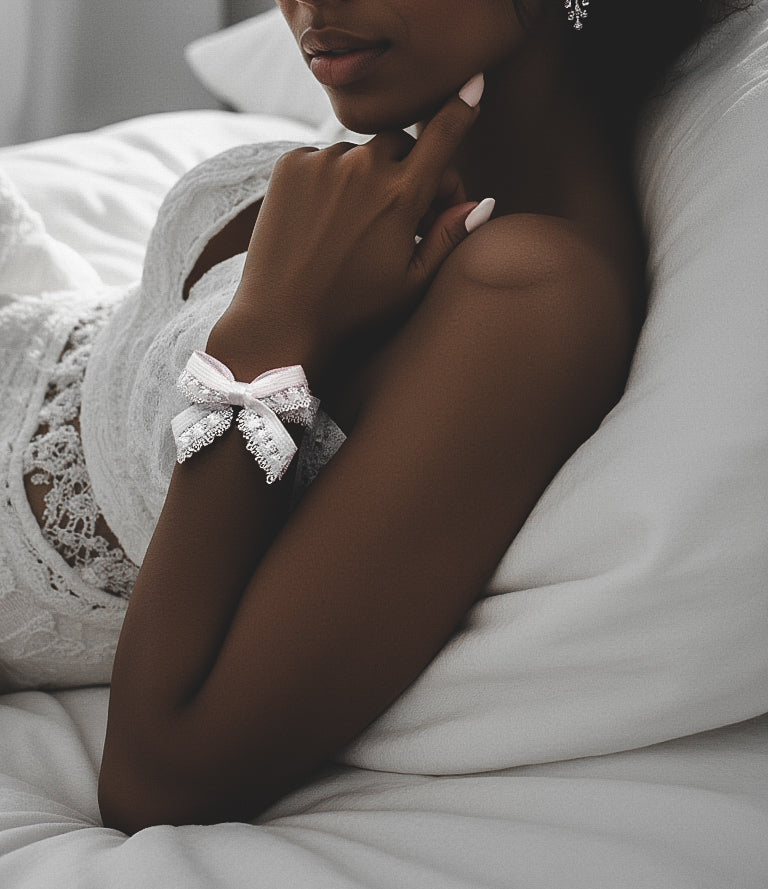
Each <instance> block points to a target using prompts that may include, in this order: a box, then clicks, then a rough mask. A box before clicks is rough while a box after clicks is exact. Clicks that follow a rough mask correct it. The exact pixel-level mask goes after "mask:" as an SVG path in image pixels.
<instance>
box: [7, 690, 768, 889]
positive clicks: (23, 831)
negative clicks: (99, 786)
mask: <svg viewBox="0 0 768 889" xmlns="http://www.w3.org/2000/svg"><path fill="white" fill-rule="evenodd" d="M107 698H108V691H107V689H105V688H94V689H81V690H74V691H65V692H58V693H55V694H47V693H43V692H24V693H19V694H15V695H7V696H5V698H3V699H0V886H3V887H4V889H54V887H56V889H58V887H67V889H80V887H84V889H85V887H89V889H90V887H93V889H97V887H98V889H125V887H154V886H163V887H164V889H176V887H179V889H196V887H200V889H235V887H238V889H240V887H242V889H245V887H248V889H259V887H265V889H267V887H268V889H288V887H290V889H326V887H327V889H346V887H349V889H353V887H354V889H368V887H371V889H373V887H382V889H383V887H387V889H394V887H397V889H405V887H414V889H415V887H419V889H432V887H434V889H438V887H439V889H452V887H456V889H459V887H461V889H470V887H471V889H475V887H477V889H480V887H484V889H485V887H505V889H509V887H521V889H539V887H541V889H545V887H546V889H559V887H566V886H567V887H568V889H582V887H583V889H622V887H626V889H650V887H653V889H709V887H711V889H747V887H749V889H765V886H766V885H767V884H768V842H766V837H768V768H766V766H768V744H767V743H766V741H767V740H768V718H766V717H762V718H760V719H757V720H751V721H749V722H746V723H741V724H739V725H735V726H730V727H728V728H725V729H719V730H717V731H713V732H708V733H706V734H702V735H697V736H692V737H689V738H686V739H682V740H679V741H673V742H667V743H665V744H659V745H656V746H655V747H649V748H645V749H643V750H636V751H632V752H629V753H623V754H615V755H612V756H603V757H594V758H590V759H582V760H573V761H570V762H562V763H548V764H545V765H539V766H528V767H522V768H518V769H511V770H507V771H505V772H498V773H489V774H485V775H474V776H460V777H423V776H414V775H396V774H392V773H385V772H371V771H365V770H361V769H354V768H340V769H336V770H334V771H331V772H328V773H327V774H324V775H322V776H320V777H318V778H317V779H316V780H315V781H313V782H311V783H310V784H308V785H307V786H306V787H304V788H303V789H301V790H300V791H298V792H297V793H294V794H293V795H291V796H289V797H288V798H286V799H285V800H283V801H282V802H281V803H279V804H278V805H277V806H275V807H274V808H273V809H272V810H271V812H269V813H267V814H266V815H265V816H264V817H262V818H261V819H260V821H259V823H258V824H256V825H248V824H234V823H233V824H221V825H216V826H209V827H197V826H189V827H181V828H173V827H154V828H150V829H148V830H144V831H141V832H140V833H138V834H136V835H135V836H134V837H132V838H130V839H128V838H126V837H125V836H124V835H123V834H121V833H119V832H117V831H114V830H107V829H105V828H103V827H101V826H100V823H99V814H98V808H97V802H96V782H97V775H98V763H99V759H100V756H101V746H102V741H103V736H104V727H105V723H106V710H107Z"/></svg>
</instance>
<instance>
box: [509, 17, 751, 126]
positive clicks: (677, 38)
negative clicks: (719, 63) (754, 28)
mask: <svg viewBox="0 0 768 889" xmlns="http://www.w3.org/2000/svg"><path fill="white" fill-rule="evenodd" d="M512 3H513V5H514V8H515V11H516V12H517V14H518V16H519V17H520V18H521V20H522V21H523V22H525V21H526V17H527V15H526V14H527V13H529V12H530V8H529V7H528V4H530V0H512ZM543 3H544V4H547V5H548V4H550V3H551V4H556V5H557V6H558V9H557V10H554V9H550V10H549V12H550V13H556V14H558V15H559V16H560V17H561V21H562V24H563V27H565V28H567V29H568V31H569V33H568V35H567V44H568V48H569V52H570V55H571V60H572V62H573V68H572V70H573V71H574V72H575V76H576V77H578V78H579V79H580V82H581V85H582V86H583V88H584V89H585V90H586V91H587V92H588V94H590V95H592V96H593V97H594V98H595V99H597V101H598V104H599V105H600V106H601V107H602V109H603V110H604V112H605V114H606V115H607V117H608V118H609V120H610V121H611V124H612V126H615V127H616V128H617V135H618V136H619V138H620V139H622V141H623V140H625V139H631V137H632V131H633V129H634V123H635V120H636V117H637V113H638V110H639V108H640V105H641V103H642V102H643V101H644V100H645V99H647V98H649V97H650V96H651V95H652V94H653V93H654V92H655V91H657V90H659V89H660V88H661V87H662V85H663V83H664V78H665V75H666V74H667V72H668V70H669V68H670V66H671V65H672V63H673V62H674V61H675V60H676V59H677V58H678V57H679V56H680V55H681V54H682V53H683V52H684V51H685V50H687V49H689V48H691V47H693V46H695V45H696V43H697V41H698V40H699V38H700V37H701V36H702V34H703V33H704V32H705V31H706V30H707V28H709V27H710V26H711V25H714V24H716V23H717V22H720V21H722V20H723V19H725V18H727V17H728V16H729V15H731V13H734V12H737V11H738V10H742V9H745V8H746V7H748V6H750V5H751V0H589V5H588V6H587V7H586V11H587V17H586V18H585V19H584V22H583V28H582V29H581V30H579V31H575V30H574V29H573V27H572V25H571V24H569V22H568V20H567V15H566V10H565V8H564V6H563V0H543ZM528 17H530V16H528Z"/></svg>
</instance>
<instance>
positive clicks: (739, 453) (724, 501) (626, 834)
mask: <svg viewBox="0 0 768 889" xmlns="http://www.w3.org/2000/svg"><path fill="white" fill-rule="evenodd" d="M289 39H290V35H287V33H286V32H285V31H284V30H281V26H280V22H279V21H278V19H277V18H276V16H275V14H273V13H269V14H267V15H265V16H261V17H259V18H258V19H254V20H252V21H249V22H246V23H244V24H242V25H240V26H237V27H235V28H234V29H229V30H228V31H225V32H222V33H220V34H218V35H214V36H213V37H212V38H209V39H206V40H204V41H201V42H200V43H198V44H196V45H194V46H193V47H191V48H190V50H189V60H190V63H191V64H192V66H193V68H194V69H195V70H196V72H197V74H198V76H199V77H200V78H201V79H202V80H203V81H204V82H205V83H206V84H207V85H208V86H209V88H210V89H212V90H213V91H214V92H216V93H217V94H218V95H219V96H221V98H222V99H224V100H225V101H227V102H229V103H230V104H231V105H233V106H234V107H235V108H237V109H239V110H238V111H237V112H223V111H222V112H219V111H205V112H179V113H173V114H167V115H154V116H151V117H146V118H140V119H137V120H133V121H127V122H125V123H122V124H118V125H115V126H112V127H108V128H106V129H103V130H99V131H95V132H93V133H86V134H78V135H72V136H65V137H60V138H57V139H52V140H47V141H45V142H39V143H32V144H28V145H22V146H16V147H11V148H6V149H2V150H0V231H3V232H4V234H5V238H4V240H3V241H2V242H0V293H1V292H18V290H19V288H21V287H24V286H26V287H27V288H33V287H34V288H35V289H36V292H43V291H46V290H61V289H66V288H68V287H83V286H95V285H99V286H100V285H105V286H109V287H113V286H114V287H120V286H124V285H126V284H129V283H130V282H132V281H134V280H135V279H136V278H137V277H138V275H139V274H140V269H141V263H142V257H143V251H144V246H145V244H146V240H147V237H148V234H149V231H150V228H151V226H152V223H153V220H154V217H155V215H156V213H157V209H158V207H159V205H160V202H161V201H162V199H163V197H164V195H165V194H166V193H167V191H168V190H169V188H170V187H171V186H172V185H173V184H174V182H175V181H176V180H177V179H178V178H179V176H180V175H182V174H183V173H184V172H185V171H186V170H188V169H190V168H191V167H192V166H194V165H195V164H197V163H199V162H201V161H202V160H204V159H206V158H208V157H210V156H212V155H214V154H216V153H218V152H221V151H224V150H226V149H228V148H230V147H232V146H234V145H238V144H242V143H247V142H261V141H271V140H289V141H298V142H309V143H315V144H317V143H319V142H324V141H327V140H329V139H335V138H337V137H340V136H343V135H344V134H343V133H341V132H340V129H339V127H338V125H337V124H336V123H335V122H334V121H333V119H332V118H331V117H330V116H329V108H328V106H327V105H325V104H323V103H324V102H325V99H324V96H323V95H322V93H320V94H318V93H317V91H316V90H315V91H314V92H313V91H312V90H313V88H314V87H316V85H315V84H314V83H313V81H312V80H309V81H307V80H306V76H307V75H306V71H304V70H303V69H302V68H301V63H300V60H298V59H297V58H295V54H293V53H291V52H290V47H288V49H287V48H286V47H287V46H288V44H287V43H286V41H287V40H289ZM255 48H258V52H256V51H255ZM233 69H234V70H237V71H238V77H237V78H233V77H232V76H231V72H232V70H233ZM265 72H271V75H270V77H267V75H266V74H265ZM308 84H309V85H308ZM767 145H768V2H765V0H763V2H759V3H757V4H756V5H755V6H754V7H753V8H752V9H751V10H750V11H748V12H746V13H742V14H739V15H737V16H734V17H733V19H731V20H730V21H729V22H728V23H726V25H724V26H722V27H720V28H719V29H718V30H717V31H716V32H715V33H714V34H713V35H710V36H708V37H707V38H706V39H705V40H704V41H703V43H702V45H701V47H700V48H699V49H698V51H697V52H696V53H695V54H694V55H693V56H692V57H691V58H689V59H687V60H686V61H685V62H684V63H683V65H682V66H681V69H680V72H679V73H678V76H676V77H675V78H674V79H673V80H672V82H671V85H670V88H669V89H668V90H667V91H666V92H665V94H664V95H663V96H662V97H661V98H659V99H658V100H656V101H655V102H654V103H652V105H651V107H650V108H649V109H648V112H647V115H646V120H645V121H644V124H643V128H642V138H641V140H640V144H639V146H638V162H637V178H638V188H639V193H640V196H641V205H642V207H641V209H642V212H643V218H644V223H645V225H646V229H647V231H648V233H649V239H650V244H651V250H650V261H649V277H650V281H651V304H650V308H649V314H648V319H647V321H646V325H645V327H644V330H643V334H642V336H641V340H640V343H639V347H638V352H637V356H636V359H635V363H634V365H633V369H632V374H631V377H630V381H629V384H628V387H627V392H626V394H625V396H624V398H623V399H622V400H621V402H620V403H619V405H617V408H616V409H615V410H614V411H612V412H611V414H610V415H609V416H608V417H607V418H606V420H605V422H604V423H603V425H602V426H601V428H600V430H598V433H596V435H595V436H594V437H593V438H592V439H591V440H590V441H589V442H587V443H586V444H585V446H584V447H582V448H581V449H580V450H579V452H577V454H576V455H574V458H572V460H570V461H569V462H568V464H566V466H565V467H564V469H563V471H562V472H561V473H560V474H559V475H558V477H557V478H556V479H555V481H554V482H553V483H552V485H550V487H549V488H548V489H547V491H546V492H545V494H544V496H543V497H542V500H541V502H540V503H539V504H538V506H537V507H536V509H535V510H534V513H533V514H532V515H531V517H530V519H529V521H528V522H527V523H526V526H525V528H524V529H523V531H522V532H521V533H520V535H519V536H518V538H517V539H516V541H515V544H514V545H513V547H512V548H511V550H510V551H509V553H508V554H507V556H505V559H504V560H503V562H502V564H501V565H500V566H499V569H498V571H497V573H496V575H495V577H494V579H493V581H492V582H491V584H490V585H489V588H488V590H487V591H486V594H485V595H484V596H483V598H482V599H481V600H480V601H479V602H478V604H477V605H476V607H475V608H474V609H473V610H472V612H471V613H470V615H469V616H468V618H467V621H466V623H465V625H464V626H463V627H462V629H461V631H460V632H459V633H458V634H457V636H456V637H455V638H454V639H452V640H451V642H450V643H449V644H448V645H447V646H446V648H445V649H444V650H443V651H442V652H441V653H440V655H438V657H437V658H436V660H435V662H434V663H433V664H432V665H431V666H430V667H429V668H428V670H427V671H425V673H424V674H423V676H422V677H420V679H419V680H418V681H417V682H416V683H414V685H413V686H412V687H411V688H410V689H409V690H408V691H407V692H406V693H405V694H404V695H403V696H402V698H401V699H400V700H398V701H397V702H396V703H395V705H393V707H392V708H391V709H390V710H389V711H388V712H387V713H386V714H385V715H384V716H383V717H382V718H381V719H380V720H378V721H377V722H376V723H374V725H373V726H371V727H370V728H369V729H368V730H366V732H364V733H363V735H362V736H361V737H360V738H358V739H356V741H355V742H354V743H353V744H351V745H350V747H349V748H348V749H347V750H345V751H343V753H342V754H341V755H340V756H339V759H338V762H337V763H336V764H334V765H332V766H329V767H328V768H327V769H325V770H324V771H322V772H321V773H319V774H318V775H316V776H315V778H313V780H312V781H310V782H309V783H308V784H307V785H306V786H304V787H302V788H301V789H299V790H297V791H296V792H294V793H292V794H290V795H289V796H288V797H286V798H285V799H283V800H281V801H280V802H279V803H278V804H277V805H275V806H274V807H273V808H272V809H271V810H270V811H268V812H266V813H264V814H263V815H262V816H261V817H260V818H259V819H258V820H257V821H255V822H254V823H252V824H241V823H231V824H220V825H215V826H194V825H192V826H187V827H168V826H161V827H154V828H150V829H147V830H144V831H141V832H139V833H137V834H136V835H134V836H133V837H130V838H128V837H126V836H125V835H123V834H121V833H120V832H118V831H115V830H108V829H105V828H104V827H102V826H101V823H100V819H99V811H98V806H97V799H96V782H97V776H98V768H99V761H100V756H101V747H102V743H103V737H104V730H105V724H106V712H107V701H108V693H109V692H108V688H107V687H106V686H104V685H101V686H93V687H87V688H67V689H50V690H42V691H41V690H29V691H14V692H9V693H6V694H4V695H2V696H0V886H3V887H9V889H48V887H51V889H52V887H54V886H55V887H60V886H66V887H77V889H80V887H83V889H87V887H94V889H95V887H98V889H118V887H128V886H131V887H134V886H136V887H143V886H167V887H184V889H187V887H201V889H202V887H205V889H239V887H246V886H247V887H249V889H253V887H261V886H263V887H270V889H275V887H292V889H293V887H299V889H303V887H306V889H323V887H329V889H330V887H333V889H346V887H349V889H369V887H370V889H374V887H377V889H378V887H380V889H385V887H386V889H390V887H420V889H422V887H424V889H428V887H435V889H437V887H439V889H451V887H456V889H480V887H483V889H485V887H524V889H537V887H542V889H544V887H547V889H552V887H560V886H568V887H569V889H581V887H584V889H602V887H606V889H607V887H611V889H616V887H627V889H646V887H647V889H651V887H653V889H706V887H712V889H715V887H717V889H723V887H728V889H731V887H733V889H765V886H766V885H768V714H767V711H768V644H766V643H767V642H768V545H767V544H766V540H767V539H768V535H767V534H766V531H767V530H768V362H766V348H765V343H766V342H767V341H768V259H767V258H766V257H768V249H766V243H767V242H768V212H766V211H767V210H768V163H767V162H766V158H767V157H768V155H767V154H766V146H767ZM25 292H26V291H25ZM585 516H587V517H588V520H585ZM0 572H2V564H0ZM0 581H2V575H1V573H0ZM0 587H1V584H0ZM4 598H5V599H7V598H8V597H7V596H6V597H4V596H3V595H2V594H0V622H1V621H2V616H3V608H6V607H7V606H8V603H7V601H6V602H5V603H4V601H3V600H4ZM1 656H2V650H1V649H0V659H1Z"/></svg>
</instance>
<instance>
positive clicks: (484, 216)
mask: <svg viewBox="0 0 768 889" xmlns="http://www.w3.org/2000/svg"><path fill="white" fill-rule="evenodd" d="M495 206H496V201H495V200H494V199H493V198H484V199H483V200H482V201H480V203H479V204H478V205H477V206H476V207H475V209H474V210H472V212H471V213H470V214H469V215H468V216H467V218H466V219H465V220H464V227H465V228H466V230H467V231H468V232H473V231H474V230H475V229H476V228H480V226H481V225H483V224H484V223H486V222H488V220H489V219H490V218H491V213H493V208H494V207H495Z"/></svg>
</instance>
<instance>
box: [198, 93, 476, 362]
mask: <svg viewBox="0 0 768 889" xmlns="http://www.w3.org/2000/svg"><path fill="white" fill-rule="evenodd" d="M477 113H478V111H477V107H476V104H475V106H474V107H472V106H470V105H469V104H467V102H466V101H464V100H462V99H461V98H460V97H459V96H454V97H452V98H451V99H449V100H448V101H447V102H446V104H445V105H444V106H443V107H442V108H441V109H440V111H439V112H438V113H437V114H436V115H435V116H434V117H433V118H432V119H431V120H430V122H429V123H428V124H427V125H426V127H425V128H424V131H423V132H422V134H421V136H420V137H419V139H418V140H417V141H414V140H413V139H412V138H411V137H410V136H409V135H407V134H406V133H404V132H401V131H388V132H383V133H380V134H378V135H376V136H374V137H373V138H372V139H371V140H370V141H369V142H367V143H365V144H363V145H352V144H350V143H338V144H335V145H331V146H330V147H328V148H325V149H322V150H317V149H314V148H300V149H296V150H294V151H291V152H289V153H288V154H286V155H284V156H283V157H282V158H280V160H279V161H278V163H277V164H276V166H275V170H274V173H273V175H272V179H271V181H270V185H269V189H268V191H267V194H266V196H265V198H264V201H263V204H262V207H261V211H260V213H259V216H258V219H257V222H256V225H255V227H254V230H253V236H252V238H251V242H250V247H249V249H248V256H247V259H246V264H245V270H244V273H243V277H242V281H241V283H240V286H239V288H238V290H237V293H236V294H235V297H234V299H233V301H232V304H231V305H230V307H229V309H228V310H227V312H225V314H224V316H223V317H222V318H221V319H220V321H219V322H218V323H217V325H216V327H215V328H214V331H213V332H212V334H211V339H210V340H209V350H211V351H213V353H214V354H216V355H217V357H221V358H222V360H224V361H225V362H227V363H228V364H229V365H230V366H231V367H233V370H235V372H236V375H238V372H239V373H241V374H246V375H247V374H250V373H251V372H256V371H258V370H259V369H260V368H259V367H258V366H256V365H253V366H250V365H249V361H250V360H252V359H249V351H251V350H250V349H249V343H250V342H251V334H252V332H253V331H254V330H255V329H259V330H260V332H261V333H262V335H263V332H264V330H265V329H266V330H269V331H270V332H271V333H272V334H273V335H274V337H275V338H277V339H278V340H280V341H281V342H283V343H286V344H287V343H289V342H290V343H293V344H294V345H293V347H292V354H294V355H297V358H298V360H300V361H301V363H303V364H305V366H307V365H309V369H310V371H311V370H318V369H321V368H322V367H323V366H324V363H325V362H326V361H327V359H328V356H330V355H331V354H332V353H333V351H334V350H335V348H336V347H337V346H338V345H339V344H340V343H341V342H343V341H344V340H346V339H348V338H349V337H350V336H352V335H355V334H357V333H359V332H361V331H363V330H370V329H371V328H375V327H376V326H377V325H380V324H387V323H389V322H391V321H392V320H393V319H396V318H398V317H399V316H401V315H402V314H403V313H404V312H407V311H409V310H410V309H412V308H413V307H414V305H415V304H416V303H417V302H418V301H419V299H420V298H421V297H422V296H423V294H424V293H425V291H426V289H427V287H428V286H429V284H430V283H431V281H432V279H433V278H434V276H435V274H436V273H437V271H438V269H439V268H440V265H441V264H442V262H443V261H444V260H445V259H446V257H447V256H448V255H449V254H450V253H451V251H452V250H453V249H454V248H455V247H456V246H457V245H458V244H459V243H460V242H461V241H462V240H463V239H464V237H466V235H467V229H466V227H465V220H466V218H467V216H468V214H469V213H470V211H471V210H472V209H473V208H474V207H475V206H476V202H466V196H465V194H464V188H463V185H462V183H461V181H460V179H459V177H458V174H457V173H456V171H455V169H454V168H453V167H452V166H451V164H452V161H453V158H454V156H455V154H456V151H457V149H458V147H459V145H460V144H461V141H462V140H463V138H464V136H465V135H466V133H467V132H468V130H469V128H470V127H471V126H472V124H473V122H474V121H475V119H476V117H477ZM436 213H438V215H437V216H436V218H435V214H436ZM417 234H421V235H423V239H422V240H421V242H420V243H418V244H417V243H416V240H415V236H416V235H417ZM239 378H244V377H239Z"/></svg>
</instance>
